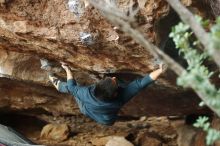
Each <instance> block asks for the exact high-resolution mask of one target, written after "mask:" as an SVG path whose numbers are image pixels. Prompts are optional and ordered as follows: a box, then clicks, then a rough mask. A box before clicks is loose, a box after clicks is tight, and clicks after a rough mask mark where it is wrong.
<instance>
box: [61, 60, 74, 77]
mask: <svg viewBox="0 0 220 146" xmlns="http://www.w3.org/2000/svg"><path fill="white" fill-rule="evenodd" d="M62 67H63V69H64V70H65V71H66V78H67V81H68V80H71V79H73V75H72V72H71V70H70V68H69V67H68V65H67V64H65V63H62Z"/></svg>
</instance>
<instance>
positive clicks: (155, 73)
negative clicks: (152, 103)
mask: <svg viewBox="0 0 220 146" xmlns="http://www.w3.org/2000/svg"><path fill="white" fill-rule="evenodd" d="M165 70H166V66H165V65H164V64H162V63H161V64H160V65H159V69H157V70H155V71H153V72H151V73H150V75H149V76H150V77H151V79H152V80H157V78H158V77H159V76H160V75H161V74H162V73H163V72H164V71H165Z"/></svg>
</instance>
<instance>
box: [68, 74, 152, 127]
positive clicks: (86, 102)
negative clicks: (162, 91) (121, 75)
mask: <svg viewBox="0 0 220 146" xmlns="http://www.w3.org/2000/svg"><path fill="white" fill-rule="evenodd" d="M152 82H153V80H152V79H151V77H150V76H149V75H146V76H145V77H143V78H140V79H136V80H134V81H132V82H131V83H129V84H128V85H126V86H124V87H121V86H120V85H119V89H118V94H117V97H116V98H115V99H114V100H111V101H103V100H100V99H98V98H96V97H95V95H94V90H95V84H93V85H91V86H79V85H77V84H76V82H75V80H73V79H71V80H68V81H67V88H68V91H69V92H70V93H71V94H72V95H73V96H74V97H75V99H76V101H77V103H78V105H79V108H80V111H81V112H82V113H83V114H85V115H86V116H88V117H90V118H92V119H93V120H95V121H97V122H98V123H101V124H105V125H112V124H113V123H114V122H115V121H116V119H117V117H118V116H117V115H118V112H119V110H120V108H121V107H122V106H123V105H124V104H125V103H127V102H128V101H129V100H130V99H131V98H132V97H134V96H135V95H136V94H137V93H139V91H141V90H142V89H144V88H145V87H147V86H148V85H149V84H151V83H152Z"/></svg>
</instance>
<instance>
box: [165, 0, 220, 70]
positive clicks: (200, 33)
mask: <svg viewBox="0 0 220 146" xmlns="http://www.w3.org/2000/svg"><path fill="white" fill-rule="evenodd" d="M166 1H167V2H168V3H169V4H170V6H171V7H172V8H173V9H174V10H175V11H176V12H177V13H178V15H179V16H180V18H181V19H182V20H183V22H185V23H186V24H188V25H189V26H190V27H191V29H192V31H193V32H194V33H195V35H196V36H197V38H198V40H199V41H200V42H201V44H202V45H203V46H204V48H205V50H206V51H207V52H208V53H209V54H210V56H211V57H213V59H214V61H215V62H216V64H218V66H219V67H220V59H219V55H220V50H219V49H218V48H213V47H214V45H213V44H212V41H210V37H209V34H208V33H207V32H206V31H205V30H204V29H203V27H202V26H201V25H200V24H199V22H197V21H196V19H195V16H194V15H193V14H192V13H191V12H190V11H189V10H188V9H187V8H186V7H184V6H183V5H182V4H181V2H180V1H179V0H166Z"/></svg>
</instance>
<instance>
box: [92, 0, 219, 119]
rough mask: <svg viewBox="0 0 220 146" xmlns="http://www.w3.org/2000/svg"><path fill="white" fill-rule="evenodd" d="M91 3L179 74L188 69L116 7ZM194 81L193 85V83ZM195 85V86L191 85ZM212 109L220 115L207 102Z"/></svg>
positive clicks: (95, 0)
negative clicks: (155, 43)
mask: <svg viewBox="0 0 220 146" xmlns="http://www.w3.org/2000/svg"><path fill="white" fill-rule="evenodd" d="M90 2H91V4H92V5H93V6H94V7H96V8H97V9H99V10H101V12H102V14H103V15H104V16H105V17H106V18H107V19H109V20H110V21H111V22H112V23H113V24H114V25H117V26H118V27H121V29H122V30H123V31H124V32H125V33H127V34H129V35H130V36H131V37H132V38H133V39H134V40H135V41H137V43H139V44H140V45H142V46H143V47H144V48H145V49H146V50H147V51H148V52H150V53H151V54H152V55H153V56H154V57H160V59H161V60H163V61H164V62H166V63H167V65H168V67H169V68H170V69H172V70H173V71H174V72H175V73H176V74H177V75H181V74H182V73H183V72H185V71H186V70H185V69H184V68H183V67H182V66H180V65H179V64H178V63H177V62H175V61H174V60H173V59H172V58H170V57H169V56H168V55H166V54H165V53H164V52H162V51H161V50H160V49H159V48H158V47H156V46H155V45H153V44H151V43H150V42H149V41H148V40H146V39H145V38H144V36H143V35H142V34H141V33H140V32H139V31H138V30H136V29H134V28H132V26H131V24H129V22H126V21H125V20H129V18H126V19H120V17H116V16H117V15H115V14H112V13H121V12H120V11H119V10H118V9H117V8H116V7H110V6H109V5H106V4H105V2H104V0H103V1H99V0H98V1H97V0H90ZM126 17H128V16H126ZM193 84H194V83H193V81H192V85H193ZM191 87H193V86H191ZM194 91H195V92H196V93H197V95H198V96H199V97H200V98H201V99H202V100H203V101H204V102H206V101H207V100H206V96H205V94H203V93H202V92H200V91H197V90H194ZM206 105H207V106H208V107H209V108H210V109H211V110H212V111H214V112H215V113H217V114H218V116H220V112H219V111H217V110H216V109H215V108H214V107H213V106H210V105H208V104H206Z"/></svg>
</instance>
